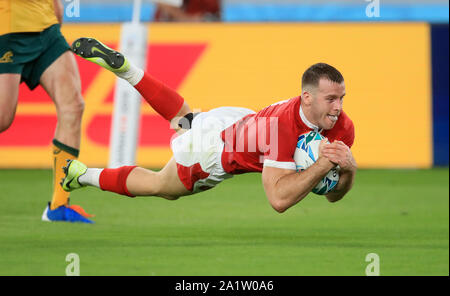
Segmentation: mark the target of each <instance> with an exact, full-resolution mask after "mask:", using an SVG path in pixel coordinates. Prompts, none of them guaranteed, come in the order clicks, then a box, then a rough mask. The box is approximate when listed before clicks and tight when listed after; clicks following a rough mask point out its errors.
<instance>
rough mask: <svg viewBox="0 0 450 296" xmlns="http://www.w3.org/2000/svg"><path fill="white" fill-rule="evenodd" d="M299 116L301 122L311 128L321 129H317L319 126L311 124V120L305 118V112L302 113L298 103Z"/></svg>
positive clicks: (317, 130)
mask: <svg viewBox="0 0 450 296" xmlns="http://www.w3.org/2000/svg"><path fill="white" fill-rule="evenodd" d="M300 118H301V119H302V121H303V123H304V124H305V125H306V126H307V127H309V128H310V129H312V130H314V131H316V132H320V131H321V129H319V127H318V126H317V125H315V124H312V123H311V121H309V120H308V118H306V116H305V113H303V109H302V106H301V105H300Z"/></svg>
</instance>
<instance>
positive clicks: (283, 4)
mask: <svg viewBox="0 0 450 296" xmlns="http://www.w3.org/2000/svg"><path fill="white" fill-rule="evenodd" d="M372 2H373V1H372ZM372 2H367V1H363V0H346V1H325V0H323V1H294V0H282V1H258V0H246V1H237V0H225V1H223V2H222V18H223V22H222V23H176V24H174V23H171V24H167V23H153V22H152V19H153V15H154V11H155V4H153V3H152V2H149V1H143V2H142V11H141V20H142V21H144V22H146V23H148V26H149V31H148V32H149V33H148V56H147V64H148V66H147V70H148V71H149V72H150V73H152V74H153V75H155V76H156V77H158V78H160V79H161V80H163V81H164V82H166V83H167V84H168V85H170V86H172V87H174V88H175V89H177V90H178V91H179V92H180V93H181V94H182V95H183V96H184V97H185V99H186V100H187V101H188V102H189V103H190V105H191V107H193V108H196V109H199V110H208V109H211V108H214V107H218V106H245V107H248V108H252V109H255V110H256V109H259V108H262V107H264V106H266V105H268V104H270V103H273V102H276V101H279V100H284V99H287V98H291V97H294V96H296V95H298V93H299V89H300V78H301V74H302V72H303V71H304V69H306V68H307V67H308V66H309V65H311V64H313V63H316V62H319V61H326V62H328V63H331V64H333V65H335V66H336V67H337V68H338V69H340V70H341V71H342V72H343V74H344V77H345V79H346V82H347V93H348V95H347V97H346V101H345V106H344V110H346V112H347V113H348V114H349V115H350V116H351V118H352V119H353V120H354V121H355V125H356V142H355V146H354V153H355V157H356V159H357V160H358V162H359V165H360V167H362V168H397V167H401V168H430V167H432V166H434V165H438V166H447V165H448V151H449V150H448V101H449V95H448V82H447V81H448V1H436V0H435V1H419V0H417V1H406V0H401V1H399V0H381V1H379V5H380V6H379V7H380V11H379V16H378V17H368V16H367V15H366V9H367V6H368V5H369V4H371V3H372ZM132 3H133V1H118V0H95V1H87V0H80V1H78V2H77V1H76V0H73V1H65V4H66V14H65V20H64V21H65V24H64V26H63V33H64V34H65V36H66V38H67V39H68V41H69V42H71V41H73V40H74V39H75V38H77V37H79V36H86V35H87V36H93V37H97V38H99V39H101V40H103V41H104V42H106V43H107V44H109V45H111V46H112V47H116V48H117V47H118V46H119V41H120V40H119V38H120V23H121V22H125V21H130V20H131V16H132ZM74 4H75V5H79V6H78V8H79V9H78V8H77V7H75V8H77V9H75V10H74V9H73V8H74V7H73V6H72V7H68V6H69V5H74ZM69 8H72V10H70V11H71V12H72V14H71V12H69ZM78 64H79V69H80V73H81V77H82V84H83V95H84V98H85V100H86V112H85V115H84V119H83V139H82V145H81V154H80V159H81V160H83V161H85V162H87V163H88V164H89V165H91V166H106V165H107V163H108V155H109V149H108V148H109V138H110V122H111V113H112V110H113V97H114V86H115V78H114V76H113V75H110V74H109V73H105V72H104V71H103V70H102V69H100V68H99V67H97V66H96V65H93V64H90V63H87V62H85V61H81V60H78ZM19 102H20V103H19V107H18V110H17V116H16V119H15V121H14V123H13V125H12V127H11V128H10V129H9V130H8V131H7V132H5V133H3V134H1V135H0V159H1V161H0V167H2V168H49V167H50V161H49V160H50V156H49V153H48V151H49V149H50V142H51V139H52V136H53V129H54V125H55V122H56V116H55V110H54V107H53V105H52V103H51V101H50V99H49V98H48V97H47V95H46V94H45V93H44V91H43V90H42V89H37V90H35V91H34V92H30V91H29V90H28V89H27V88H26V87H25V86H24V85H22V86H21V89H20V99H19ZM141 110H142V111H141V112H142V118H141V127H140V133H139V148H138V151H137V164H138V165H141V166H144V167H160V166H162V165H163V164H164V163H165V162H166V161H167V160H168V159H169V158H170V155H171V152H170V149H169V139H170V137H171V135H172V132H171V131H170V129H169V126H168V124H167V123H166V122H164V120H162V119H161V118H159V116H157V115H156V114H155V113H154V111H153V110H151V108H150V107H148V106H147V105H145V104H143V105H142V108H141ZM36 120H37V121H38V122H40V124H39V125H37V124H32V123H33V122H36ZM407 143H408V144H409V145H408V149H407V151H405V149H404V147H405V144H407ZM24 151H26V152H27V155H29V156H31V157H28V158H27V159H24V158H23V157H21V156H22V155H24V154H23V152H24ZM99 152H100V153H99Z"/></svg>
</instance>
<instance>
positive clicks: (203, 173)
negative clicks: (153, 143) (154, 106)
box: [171, 107, 255, 193]
mask: <svg viewBox="0 0 450 296" xmlns="http://www.w3.org/2000/svg"><path fill="white" fill-rule="evenodd" d="M253 113H255V112H254V111H253V110H250V109H246V108H238V107H220V108H216V109H212V110H210V111H208V112H202V113H200V114H198V115H197V116H195V118H194V120H193V121H192V125H191V129H190V130H188V131H187V132H185V133H184V134H182V135H180V136H178V137H177V138H175V139H173V140H172V143H171V147H172V151H173V155H174V158H175V160H176V163H177V169H178V177H179V178H180V180H181V182H182V183H183V184H184V186H185V187H186V188H187V189H188V190H189V191H191V192H193V193H196V192H200V191H204V190H208V189H211V188H213V187H214V186H216V185H217V184H219V183H220V182H222V181H223V180H225V179H228V178H231V177H232V175H230V174H228V173H226V172H225V171H224V169H223V167H222V152H223V148H224V143H223V141H222V138H221V133H222V131H223V130H225V129H226V128H227V127H229V126H231V125H232V124H234V123H235V122H237V121H238V120H239V119H241V118H243V117H245V116H247V115H248V114H253Z"/></svg>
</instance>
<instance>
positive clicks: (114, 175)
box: [100, 166, 136, 197]
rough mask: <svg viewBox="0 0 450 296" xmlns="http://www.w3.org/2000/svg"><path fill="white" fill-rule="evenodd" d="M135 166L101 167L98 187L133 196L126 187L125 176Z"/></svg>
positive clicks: (126, 176)
mask: <svg viewBox="0 0 450 296" xmlns="http://www.w3.org/2000/svg"><path fill="white" fill-rule="evenodd" d="M135 167H136V166H123V167H120V168H116V169H103V171H102V172H101V173H100V188H101V189H102V190H105V191H111V192H115V193H118V194H121V195H127V196H129V197H135V195H132V194H130V192H128V189H127V178H128V175H129V174H130V173H131V171H132V170H133V169H134V168H135Z"/></svg>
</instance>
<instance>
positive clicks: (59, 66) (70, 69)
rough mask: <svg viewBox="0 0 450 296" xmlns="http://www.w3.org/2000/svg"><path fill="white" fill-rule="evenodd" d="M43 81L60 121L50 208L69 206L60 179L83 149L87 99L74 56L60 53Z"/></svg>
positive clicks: (54, 145)
mask: <svg viewBox="0 0 450 296" xmlns="http://www.w3.org/2000/svg"><path fill="white" fill-rule="evenodd" d="M40 84H41V85H42V86H43V88H44V89H45V91H46V92H47V93H48V94H49V96H50V97H51V98H52V100H53V101H54V103H55V106H56V114H57V119H58V121H57V124H56V130H55V136H54V140H53V178H54V181H53V197H52V202H51V206H50V208H51V209H52V210H53V209H56V208H58V207H60V206H68V203H69V193H67V192H65V191H64V190H62V188H61V187H60V186H59V184H58V183H59V180H60V179H61V178H62V177H63V173H62V172H61V167H62V166H64V165H65V163H66V162H65V161H66V159H76V158H77V157H78V154H79V149H80V137H81V119H82V115H83V110H84V101H83V98H82V96H81V83H80V78H79V74H78V68H77V65H76V62H75V58H74V57H73V54H72V53H71V52H70V51H66V52H65V53H63V54H62V55H61V56H59V57H58V58H57V59H56V60H55V61H54V62H53V63H52V64H51V65H50V66H49V67H48V68H47V69H46V70H45V71H44V72H43V74H42V76H41V78H40Z"/></svg>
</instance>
